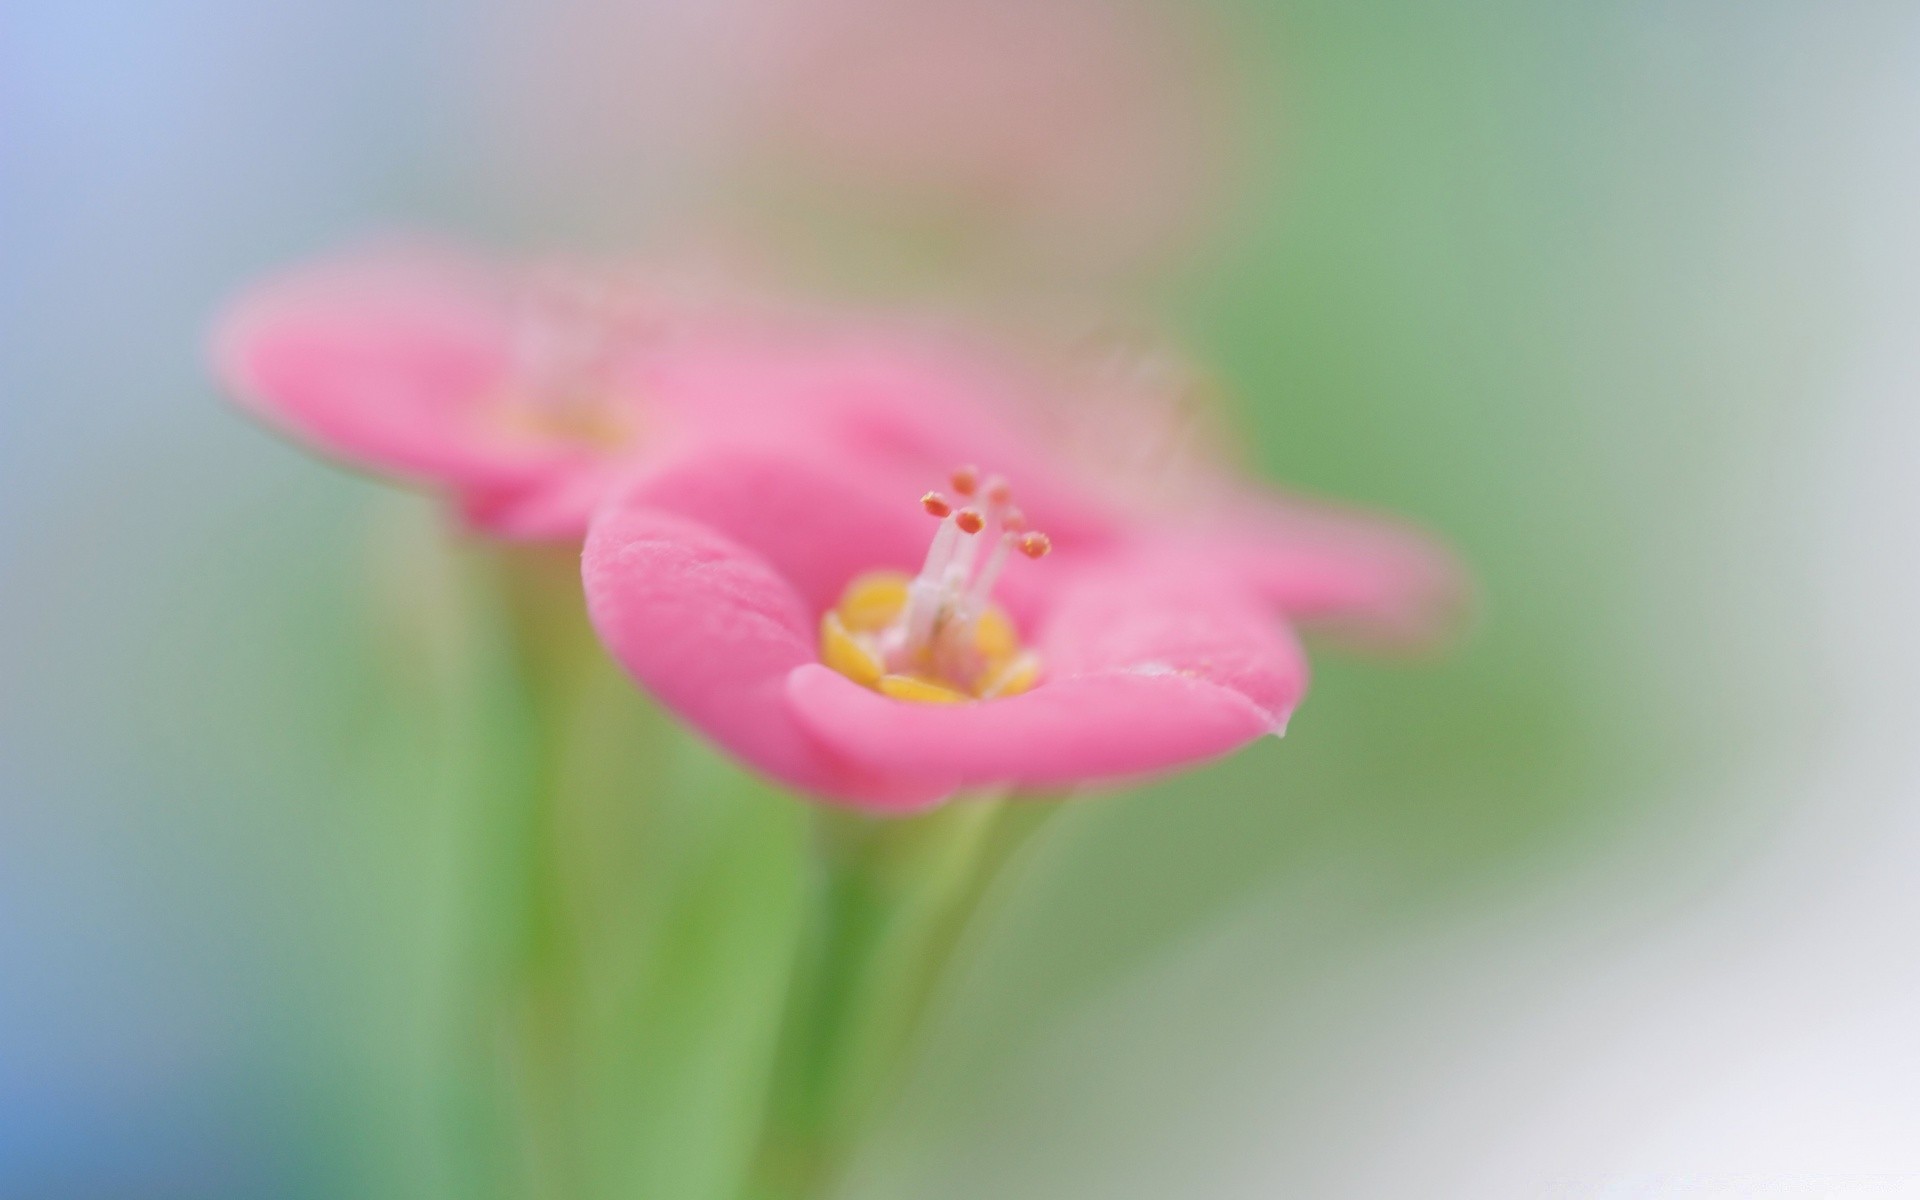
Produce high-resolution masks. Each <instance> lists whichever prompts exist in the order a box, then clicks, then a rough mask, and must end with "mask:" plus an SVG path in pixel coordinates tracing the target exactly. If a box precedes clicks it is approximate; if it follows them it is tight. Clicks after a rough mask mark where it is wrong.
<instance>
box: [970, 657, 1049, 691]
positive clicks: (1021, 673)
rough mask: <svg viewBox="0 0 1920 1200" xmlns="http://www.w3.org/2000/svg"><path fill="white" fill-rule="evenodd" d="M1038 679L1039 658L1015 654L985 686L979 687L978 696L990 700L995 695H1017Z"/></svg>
mask: <svg viewBox="0 0 1920 1200" xmlns="http://www.w3.org/2000/svg"><path fill="white" fill-rule="evenodd" d="M1039 681H1040V659H1039V658H1038V657H1036V656H1035V655H1032V654H1021V655H1017V656H1016V657H1015V658H1014V659H1013V661H1011V662H1009V663H1008V664H1007V665H1006V666H1005V667H1002V668H1001V670H1000V673H999V674H998V675H996V676H994V677H993V679H991V680H990V681H989V682H988V683H987V686H986V687H984V688H982V689H980V698H981V699H982V700H990V699H992V698H994V697H996V696H1018V695H1019V694H1020V693H1021V692H1024V691H1026V690H1027V689H1029V688H1031V687H1032V686H1033V685H1034V684H1036V683H1038V682H1039Z"/></svg>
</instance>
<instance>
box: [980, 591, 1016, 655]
mask: <svg viewBox="0 0 1920 1200" xmlns="http://www.w3.org/2000/svg"><path fill="white" fill-rule="evenodd" d="M973 645H974V649H976V650H978V651H980V654H981V655H982V657H984V658H985V659H986V660H987V661H988V662H991V663H996V664H997V663H999V662H1000V661H1001V660H1002V659H1005V658H1010V657H1012V656H1013V654H1014V653H1015V652H1016V651H1018V650H1019V649H1020V635H1019V634H1018V633H1016V632H1014V628H1013V621H1012V620H1010V619H1009V618H1008V617H1007V614H1006V611H1005V610H1004V609H1002V608H1001V607H1000V606H999V605H997V604H989V605H988V606H987V607H986V608H985V609H984V610H983V611H982V612H981V613H980V619H979V620H978V621H976V622H975V623H974V626H973Z"/></svg>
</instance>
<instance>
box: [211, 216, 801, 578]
mask: <svg viewBox="0 0 1920 1200" xmlns="http://www.w3.org/2000/svg"><path fill="white" fill-rule="evenodd" d="M777 329H778V325H777V323H776V322H774V321H772V320H770V319H767V318H765V317H764V315H763V314H759V313H753V314H749V312H748V310H747V309H746V308H745V307H744V306H741V305H733V304H727V303H722V302H717V301H713V300H711V299H702V298H700V296H699V295H698V294H697V292H695V291H692V290H690V289H689V287H687V286H684V285H682V284H680V283H677V282H676V283H675V284H674V285H672V286H668V285H666V284H665V283H663V281H662V280H660V279H657V278H656V279H645V278H643V277H641V276H638V275H637V274H633V273H626V272H610V271H604V270H589V269H585V268H581V267H577V266H573V265H569V264H562V263H535V264H527V265H517V266H509V265H504V264H499V263H493V262H489V261H485V260H482V259H479V258H476V257H473V256H470V255H468V254H465V253H463V252H460V251H456V250H452V249H448V248H445V247H439V246H428V245H425V244H419V243H407V244H401V245H396V246H390V247H384V248H375V249H368V250H364V251H360V252H356V253H350V254H346V255H342V256H339V257H336V258H333V259H328V260H322V261H320V262H317V263H313V264H309V265H307V266H303V267H299V268H296V269H294V270H291V271H288V272H286V273H284V274H283V275H281V276H279V277H277V278H274V279H270V280H268V281H266V282H264V283H261V284H259V285H257V286H255V287H253V288H252V289H250V290H249V291H248V292H247V293H246V294H245V295H243V296H242V297H241V298H240V299H239V300H238V301H237V302H236V303H234V304H233V305H232V306H231V307H230V308H229V310H228V311H227V312H226V314H225V315H224V316H223V317H222V318H221V319H220V321H219V322H218V324H217V327H216V329H215V333H214V339H213V358H214V363H215V368H216V371H217V372H218V374H219V376H220V379H221V381H222V382H223V383H224V384H225V386H226V387H227V388H228V389H229V390H230V391H231V392H232V393H233V395H234V396H235V397H236V398H238V399H239V401H240V402H241V403H242V404H244V405H245V406H247V407H248V408H249V409H251V410H252V411H253V412H254V413H256V414H257V415H259V416H260V417H261V418H263V419H264V420H265V421H267V422H268V423H269V424H271V425H273V426H275V427H276V428H278V429H281V430H282V431H284V432H286V433H288V434H290V435H292V436H293V437H295V438H296V439H298V440H300V441H302V442H305V443H308V444H310V445H312V446H313V447H315V448H317V449H319V450H321V451H322V452H324V453H326V454H329V455H331V456H333V457H335V458H337V459H339V460H341V461H342V462H345V463H347V464H348V465H350V466H354V467H359V468H363V469H365V470H367V471H369V472H372V473H374V474H378V475H381V476H385V477H390V478H394V479H397V480H400V481H403V482H406V483H411V484H414V485H417V486H421V487H424V488H426V489H429V490H432V491H435V492H438V493H441V494H444V495H446V496H448V497H449V498H450V499H452V500H453V501H454V502H455V503H456V504H457V505H458V507H459V509H460V511H461V512H462V513H463V515H464V516H465V517H466V519H467V520H468V521H470V522H471V523H472V524H473V525H474V526H476V527H478V528H480V529H483V530H485V531H487V532H490V533H493V534H495V535H499V536H503V537H510V538H531V539H556V540H566V539H577V538H579V537H580V536H582V535H583V534H584V533H585V530H586V522H587V516H588V514H589V513H590V512H591V510H592V508H593V506H594V505H595V504H596V503H597V502H598V501H599V500H600V498H601V497H602V496H603V495H604V494H605V492H606V491H607V489H608V488H609V487H610V486H611V485H612V483H613V482H614V481H615V480H617V479H618V478H619V477H620V475H621V474H622V473H623V472H624V471H625V470H627V469H628V468H629V467H630V466H631V464H632V463H633V462H634V461H635V460H636V459H637V458H639V457H641V456H643V455H645V454H652V453H659V452H661V451H663V450H665V449H666V448H668V447H670V446H672V445H673V444H675V443H676V442H678V441H680V440H683V439H685V438H687V437H690V436H694V435H696V434H697V433H698V432H699V431H701V430H703V429H706V428H708V427H711V426H714V425H716V424H725V423H728V422H738V421H748V420H752V421H756V422H760V423H763V424H764V423H765V422H768V421H778V420H779V419H781V417H782V415H783V414H781V413H779V412H773V411H763V410H761V409H760V408H759V407H758V406H756V405H755V404H754V403H753V400H754V397H755V395H756V393H754V392H753V391H752V390H751V389H747V388H740V387H727V386H720V387H707V386H703V385H702V384H701V383H700V382H699V379H698V376H700V375H701V373H702V372H703V371H706V370H708V369H709V367H711V366H713V365H715V364H719V365H722V366H724V368H725V371H724V373H725V374H729V375H731V374H737V373H738V363H739V362H741V361H746V362H751V361H755V356H756V355H760V356H762V357H764V356H768V355H776V356H777V345H778V343H779V339H780V336H781V335H780V334H779V333H778V332H777Z"/></svg>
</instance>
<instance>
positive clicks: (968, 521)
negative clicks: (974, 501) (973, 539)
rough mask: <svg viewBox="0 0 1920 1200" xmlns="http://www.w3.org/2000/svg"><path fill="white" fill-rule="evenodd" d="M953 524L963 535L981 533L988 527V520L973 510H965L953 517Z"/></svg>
mask: <svg viewBox="0 0 1920 1200" xmlns="http://www.w3.org/2000/svg"><path fill="white" fill-rule="evenodd" d="M953 523H954V524H956V525H958V526H959V527H960V531H961V532H962V533H979V532H980V531H981V530H982V529H985V528H986V527H987V519H986V518H985V517H983V516H981V515H980V514H979V513H978V512H977V511H975V510H974V509H971V508H963V509H961V510H960V511H959V512H957V513H955V514H954V515H953Z"/></svg>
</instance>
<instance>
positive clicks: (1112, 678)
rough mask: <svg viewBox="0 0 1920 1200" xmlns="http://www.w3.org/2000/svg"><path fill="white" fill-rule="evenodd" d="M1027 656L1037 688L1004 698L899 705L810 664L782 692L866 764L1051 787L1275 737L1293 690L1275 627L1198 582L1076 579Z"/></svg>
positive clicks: (1227, 590)
mask: <svg viewBox="0 0 1920 1200" xmlns="http://www.w3.org/2000/svg"><path fill="white" fill-rule="evenodd" d="M1142 565H1145V564H1141V563H1137V562H1136V563H1133V564H1131V566H1132V567H1134V568H1138V567H1140V566H1142ZM1040 649H1041V654H1042V657H1043V661H1044V663H1045V667H1044V669H1045V671H1046V676H1045V678H1044V680H1043V681H1042V683H1041V684H1040V686H1038V687H1036V688H1035V689H1034V690H1033V691H1031V692H1028V693H1026V694H1024V695H1020V696H1014V697H1009V698H1007V699H1001V700H987V701H980V702H977V703H971V704H958V705H917V704H909V703H902V702H900V701H896V700H891V699H888V698H886V697H884V696H881V695H879V694H877V693H874V692H870V691H868V690H866V689H865V688H862V687H860V686H859V685H857V684H854V683H853V682H852V681H851V680H847V679H845V678H843V677H841V676H839V675H837V674H835V673H834V672H832V671H830V670H828V669H827V668H825V667H820V666H816V665H809V666H806V667H803V668H801V669H799V670H796V671H794V672H793V674H792V676H791V678H790V679H789V681H788V685H787V696H788V700H789V702H790V703H791V705H792V708H793V711H794V713H795V714H796V716H797V717H798V719H799V720H800V722H801V723H802V724H803V725H804V726H805V727H806V728H807V729H809V730H811V731H812V732H813V733H814V734H815V735H816V736H817V737H819V738H820V739H821V741H823V742H825V743H826V744H827V745H829V746H831V747H833V749H834V750H836V751H838V752H839V753H840V754H842V755H844V756H845V757H847V758H848V759H851V760H853V761H857V762H859V763H862V764H863V765H865V766H868V767H870V768H872V769H874V770H881V771H905V770H918V771H931V772H942V773H947V774H950V775H951V776H953V777H955V778H957V779H958V781H959V782H960V784H961V785H962V786H983V785H991V784H1009V785H1016V786H1030V787H1053V786H1064V785H1071V784H1077V783H1088V782H1096V781H1111V780H1118V779H1128V778H1134V777H1138V776H1141V775H1147V774H1152V773H1155V772H1159V771H1164V770H1168V769H1171V768H1174V767H1179V766H1185V765H1189V764H1192V763H1196V762H1200V761H1203V760H1205V759H1209V758H1213V757H1216V756H1218V755H1221V754H1225V753H1227V752H1229V751H1231V750H1234V749H1236V748H1238V747H1240V746H1242V745H1244V744H1246V743H1247V742H1249V741H1252V740H1254V739H1255V738H1258V737H1260V736H1262V735H1264V734H1269V733H1277V732H1280V731H1281V730H1282V729H1284V728H1285V725H1286V720H1287V717H1288V716H1289V715H1290V714H1291V712H1292V710H1293V707H1294V705H1295V704H1296V703H1297V702H1298V700H1299V698H1300V695H1301V693H1302V692H1303V691H1304V689H1305V686H1306V665H1305V660H1304V658H1303V657H1302V655H1301V653H1300V650H1299V647H1298V645H1297V644H1296V643H1295V642H1294V640H1293V639H1292V637H1291V636H1290V635H1289V634H1288V633H1287V631H1286V630H1285V629H1284V627H1282V626H1280V625H1278V623H1276V622H1274V621H1273V620H1272V619H1271V618H1269V617H1267V616H1266V615H1265V614H1263V613H1261V612H1259V611H1258V606H1256V605H1254V604H1252V603H1250V602H1249V601H1248V600H1247V599H1246V598H1245V597H1244V596H1242V595H1241V594H1240V593H1239V592H1238V590H1237V589H1236V588H1235V586H1234V585H1233V583H1232V581H1231V580H1222V579H1220V578H1219V577H1213V578H1211V579H1209V578H1208V577H1207V576H1205V575H1190V576H1185V577H1181V578H1177V579H1164V580H1157V579H1156V578H1155V576H1154V575H1152V574H1151V573H1148V574H1145V575H1142V574H1141V573H1139V572H1138V571H1137V570H1134V569H1128V570H1119V569H1114V570H1101V571H1097V572H1095V571H1088V572H1084V573H1082V574H1081V576H1080V577H1078V578H1076V579H1074V580H1073V581H1071V582H1070V583H1068V584H1066V585H1065V586H1064V587H1063V588H1062V590H1061V592H1060V593H1059V594H1058V595H1057V596H1056V597H1055V602H1054V604H1053V606H1052V609H1051V612H1050V614H1049V616H1048V617H1047V623H1046V630H1045V632H1044V634H1043V637H1042V638H1041V641H1040Z"/></svg>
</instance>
